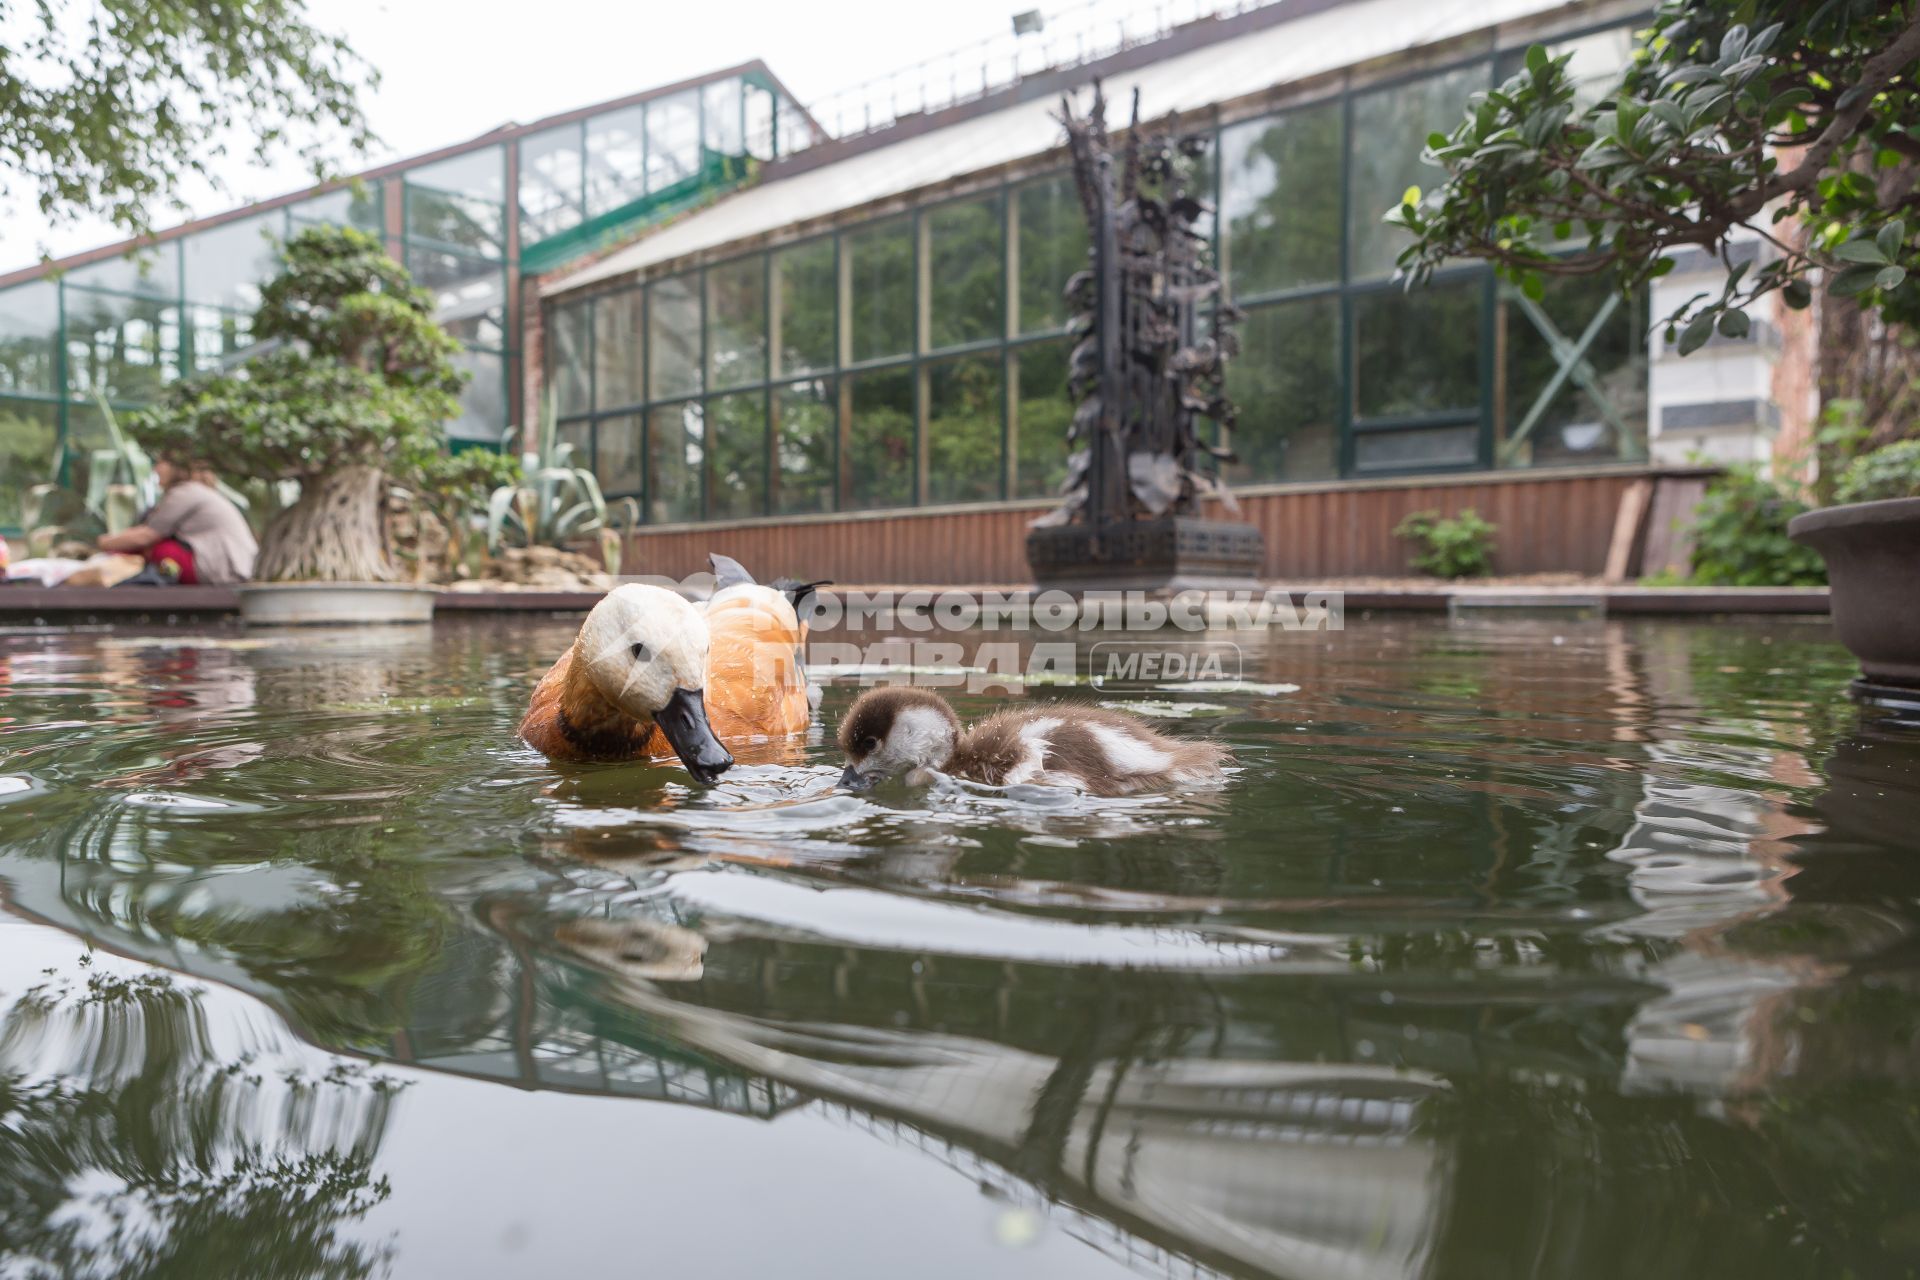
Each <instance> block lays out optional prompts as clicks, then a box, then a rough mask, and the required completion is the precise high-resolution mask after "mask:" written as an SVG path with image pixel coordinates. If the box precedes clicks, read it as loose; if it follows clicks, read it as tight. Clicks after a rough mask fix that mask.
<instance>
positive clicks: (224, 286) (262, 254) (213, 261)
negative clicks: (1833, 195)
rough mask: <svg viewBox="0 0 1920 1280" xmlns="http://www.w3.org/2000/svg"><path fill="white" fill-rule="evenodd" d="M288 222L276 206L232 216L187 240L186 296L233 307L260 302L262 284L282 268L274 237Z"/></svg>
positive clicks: (250, 307)
mask: <svg viewBox="0 0 1920 1280" xmlns="http://www.w3.org/2000/svg"><path fill="white" fill-rule="evenodd" d="M284 225H285V224H284V221H283V220H282V218H281V216H280V214H279V213H277V212H276V213H271V214H268V215H266V216H264V217H259V218H243V219H241V220H240V221H239V222H229V223H227V224H226V225H225V226H219V227H214V228H211V229H210V230H207V231H202V232H199V233H198V234H196V235H191V236H188V237H186V238H185V239H184V240H182V241H181V242H180V249H181V252H182V253H183V254H184V255H185V257H186V272H187V300H188V301H190V302H205V303H209V304H211V305H213V306H217V307H226V308H228V309H229V310H234V311H247V312H251V311H253V310H255V309H256V308H257V307H259V305H260V286H261V285H262V284H264V283H265V282H266V281H268V280H271V279H272V278H273V277H274V276H275V275H276V274H278V272H279V270H280V251H279V246H278V245H277V244H276V243H275V241H276V240H277V239H278V237H279V235H280V232H281V230H282V229H283V227H284Z"/></svg>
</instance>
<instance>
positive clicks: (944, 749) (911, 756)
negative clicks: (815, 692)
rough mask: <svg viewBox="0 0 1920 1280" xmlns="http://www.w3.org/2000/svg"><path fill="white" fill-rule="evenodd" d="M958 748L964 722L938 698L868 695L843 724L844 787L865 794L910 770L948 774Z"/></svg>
mask: <svg viewBox="0 0 1920 1280" xmlns="http://www.w3.org/2000/svg"><path fill="white" fill-rule="evenodd" d="M959 742H960V718H959V717H958V716H956V715H954V714H953V708H952V707H949V706H948V705H947V704H946V701H945V700H944V699H943V698H941V697H940V695H939V694H937V693H932V692H929V691H928V690H926V689H914V688H909V687H894V688H886V689H869V690H868V691H867V692H865V693H863V694H861V695H860V697H859V699H858V700H856V701H855V702H854V704H853V706H852V707H851V708H849V709H848V711H847V715H846V718H845V719H844V720H842V721H841V722H840V749H841V750H842V751H844V752H846V755H847V767H846V771H845V772H843V773H842V774H841V775H840V785H841V786H843V787H846V788H848V789H849V790H852V791H865V790H866V789H867V788H868V787H871V786H872V785H873V784H874V783H876V782H879V781H880V780H881V779H883V778H891V777H893V776H895V775H896V774H901V773H906V772H908V771H909V770H916V769H941V768H944V767H946V764H947V762H948V761H950V760H952V759H953V752H954V748H955V747H956V746H958V745H959Z"/></svg>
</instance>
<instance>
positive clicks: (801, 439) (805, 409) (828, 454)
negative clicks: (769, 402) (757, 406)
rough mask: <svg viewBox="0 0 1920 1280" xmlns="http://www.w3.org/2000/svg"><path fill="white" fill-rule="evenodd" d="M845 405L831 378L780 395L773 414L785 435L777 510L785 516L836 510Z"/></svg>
mask: <svg viewBox="0 0 1920 1280" xmlns="http://www.w3.org/2000/svg"><path fill="white" fill-rule="evenodd" d="M839 406H840V401H839V397H838V396H837V395H836V393H835V391H834V385H833V382H832V380H831V379H828V380H825V381H820V382H802V383H799V384H797V385H795V386H791V387H780V388H778V389H776V390H775V391H774V393H773V411H774V414H775V415H776V419H777V422H778V424H779V431H780V442H779V450H780V454H779V458H780V473H779V475H778V476H777V477H776V484H777V489H776V493H775V495H774V499H775V500H774V509H775V510H776V511H777V512H779V513H780V514H781V515H798V514H800V513H803V512H809V511H831V510H833V490H834V473H835V470H836V468H835V465H834V457H835V449H834V445H835V442H836V440H837V438H838V436H839V430H840V407H839Z"/></svg>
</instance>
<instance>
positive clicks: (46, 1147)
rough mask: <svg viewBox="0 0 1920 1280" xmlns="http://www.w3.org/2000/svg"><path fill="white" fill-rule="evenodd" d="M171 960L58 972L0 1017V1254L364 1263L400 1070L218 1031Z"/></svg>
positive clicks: (287, 1266) (70, 1268)
mask: <svg viewBox="0 0 1920 1280" xmlns="http://www.w3.org/2000/svg"><path fill="white" fill-rule="evenodd" d="M216 1039H217V1037H216V1033H215V1031H214V1030H213V1028H211V1027H210V1026H209V1023H208V1020H207V1019H206V1017H205V1015H204V1011H203V1010H202V1008H201V1006H200V1001H199V997H198V994H197V993H195V992H193V991H191V990H188V989H186V988H183V987H182V986H180V985H179V984H177V983H176V982H175V981H174V980H173V979H172V978H170V977H169V976H168V975H166V974H161V973H144V974H138V975H136V976H133V977H124V976H119V975H115V974H110V973H107V972H102V971H99V970H94V971H92V972H87V973H85V974H84V979H82V977H81V975H78V974H76V975H71V976H53V977H49V978H48V980H47V981H44V982H42V983H41V984H39V985H37V986H35V987H33V988H32V989H30V990H28V991H26V992H25V993H24V994H21V995H19V997H18V998H17V999H16V1000H15V1001H14V1003H13V1006H12V1008H11V1009H10V1010H9V1011H8V1013H7V1015H6V1019H5V1022H4V1024H0V1271H3V1272H4V1273H5V1274H8V1275H30V1276H40V1275H46V1276H65V1277H88V1276H100V1277H119V1276H160V1275H178V1276H189V1275H206V1276H212V1275H236V1276H237V1275H246V1276H330V1277H358V1276H368V1275H373V1274H376V1273H379V1272H383V1271H384V1269H385V1265H386V1263H387V1261H388V1257H389V1254H390V1250H389V1249H388V1248H387V1247H384V1246H375V1245H369V1244H366V1243H363V1242H360V1241H358V1240H354V1239H352V1238H348V1237H347V1236H343V1234H342V1232H343V1229H346V1228H350V1227H351V1225H352V1224H354V1223H355V1222H357V1221H358V1220H359V1219H360V1218H361V1217H362V1216H363V1215H364V1214H365V1213H366V1212H367V1210H368V1209H370V1208H371V1207H373V1206H374V1205H376V1204H378V1203H379V1202H380V1201H382V1200H384V1199H385V1198H386V1196H387V1195H388V1192H389V1188H388V1186H387V1183H386V1180H385V1179H384V1178H381V1177H379V1176H377V1175H376V1173H375V1169H374V1166H375V1164H376V1162H377V1158H378V1155H379V1149H380V1140H381V1136H382V1133H383V1132H384V1130H385V1128H386V1123H387V1113H388V1106H389V1103H390V1100H391V1096H392V1088H393V1087H392V1085H391V1084H390V1082H388V1081H386V1080H385V1079H384V1078H383V1077H381V1076H379V1075H377V1074H375V1073H373V1072H370V1071H368V1070H367V1069H365V1068H364V1067H360V1066H356V1065H342V1066H341V1067H339V1068H337V1069H336V1070H334V1071H332V1072H330V1073H329V1074H328V1075H327V1076H326V1077H325V1078H323V1079H318V1080H315V1079H308V1078H306V1077H304V1076H301V1075H299V1074H298V1073H296V1072H289V1071H287V1070H286V1069H285V1064H284V1063H282V1062H280V1061H278V1060H277V1058H276V1055H275V1053H274V1051H273V1045H272V1044H271V1041H270V1038H269V1039H267V1040H266V1041H262V1040H260V1039H254V1040H253V1042H252V1043H250V1044H247V1045H245V1046H244V1047H239V1046H232V1045H228V1046H224V1047H216Z"/></svg>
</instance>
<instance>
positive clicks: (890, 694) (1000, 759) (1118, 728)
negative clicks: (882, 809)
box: [840, 688, 1230, 796]
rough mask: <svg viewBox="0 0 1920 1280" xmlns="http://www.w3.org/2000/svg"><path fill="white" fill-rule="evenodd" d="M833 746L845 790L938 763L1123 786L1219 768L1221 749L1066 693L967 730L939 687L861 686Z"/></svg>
mask: <svg viewBox="0 0 1920 1280" xmlns="http://www.w3.org/2000/svg"><path fill="white" fill-rule="evenodd" d="M840 749H841V750H842V751H844V752H846V754H847V768H846V771H845V772H844V773H842V774H841V775H840V782H841V785H843V786H845V787H847V788H849V789H851V790H854V791H864V790H866V789H867V788H868V787H870V786H872V785H873V784H874V783H876V782H879V781H880V780H881V779H883V778H890V777H893V776H895V775H896V774H902V773H904V774H907V775H908V777H907V781H908V782H910V783H914V784H916V785H918V784H920V783H924V782H927V781H929V780H931V776H932V774H933V773H936V772H938V773H946V774H951V775H952V776H954V777H956V778H962V779H965V780H966V781H968V782H982V783H986V784H987V785H989V786H1010V785H1012V784H1014V783H1021V782H1024V783H1029V784H1035V785H1039V786H1055V787H1078V788H1079V789H1081V790H1083V791H1088V792H1091V793H1093V794H1094V795H1096V796H1127V795H1133V794H1135V793H1136V792H1141V791H1151V790H1154V789H1156V788H1159V787H1168V786H1179V785H1181V784H1184V783H1193V782H1206V781H1209V780H1212V779H1215V778H1218V777H1219V776H1220V767H1221V765H1223V764H1225V763H1226V762H1227V760H1228V759H1230V757H1229V756H1228V755H1227V753H1226V752H1225V751H1224V750H1222V749H1221V748H1220V747H1217V746H1215V745H1214V744H1213V743H1211V742H1183V741H1180V740H1178V739H1175V738H1169V737H1167V736H1166V735H1165V734H1162V733H1157V732H1155V731H1154V730H1153V729H1152V728H1151V727H1150V726H1149V725H1147V724H1146V723H1145V722H1144V721H1142V720H1140V719H1138V718H1137V717H1134V716H1130V715H1125V714H1123V713H1121V712H1118V711H1106V710H1102V709H1100V708H1098V707H1080V706H1072V705H1069V704H1065V703H1051V704H1047V705H1044V706H1033V707H1021V708H1019V709H1018V710H1014V711H1002V712H1000V713H999V714H997V715H994V716H990V717H988V718H987V719H986V720H983V721H982V722H981V723H980V724H979V725H977V726H975V727H974V728H973V729H972V730H971V731H967V730H965V729H963V728H962V726H961V724H960V718H959V717H958V716H956V715H954V714H953V708H951V707H949V706H948V705H947V704H946V701H945V700H944V699H942V698H941V697H940V696H939V695H938V694H935V693H932V692H929V691H928V690H926V689H913V688H884V689H871V690H869V691H867V692H866V693H863V694H861V695H860V698H859V699H858V700H857V701H856V702H855V703H854V704H853V707H852V709H851V710H849V711H848V712H847V715H846V718H845V719H843V720H842V721H841V722H840Z"/></svg>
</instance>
